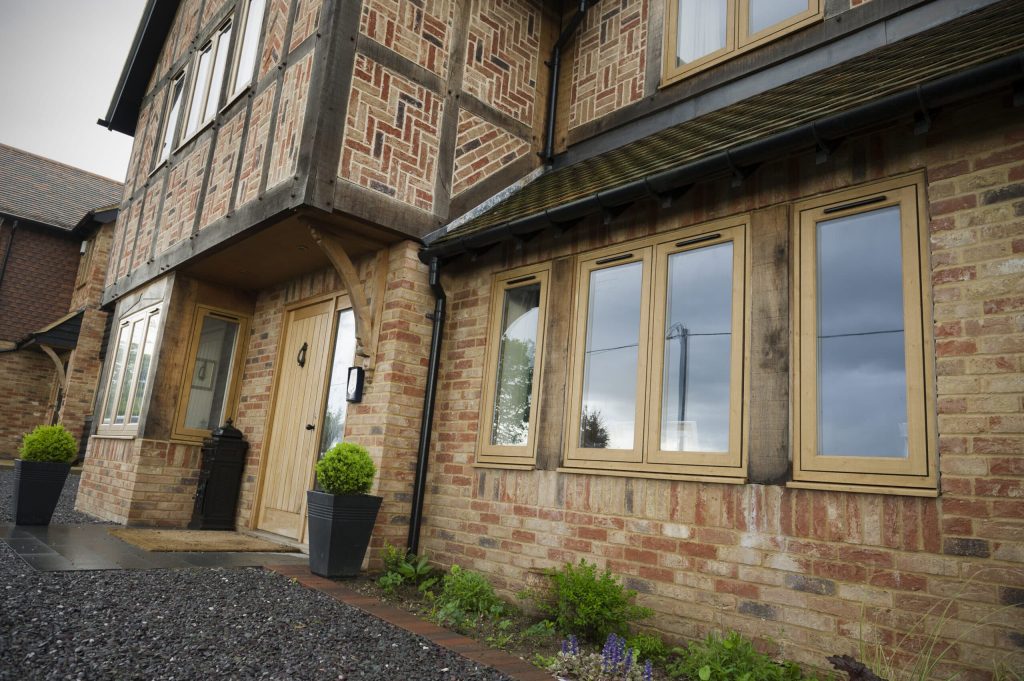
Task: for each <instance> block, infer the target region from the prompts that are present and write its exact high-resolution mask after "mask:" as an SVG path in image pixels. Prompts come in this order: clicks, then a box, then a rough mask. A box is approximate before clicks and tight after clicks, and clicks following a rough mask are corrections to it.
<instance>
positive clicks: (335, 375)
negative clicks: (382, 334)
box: [320, 310, 356, 455]
mask: <svg viewBox="0 0 1024 681" xmlns="http://www.w3.org/2000/svg"><path fill="white" fill-rule="evenodd" d="M355 356H356V318H355V315H354V314H353V313H352V310H342V311H341V312H339V313H338V338H337V340H335V341H334V359H333V360H332V362H331V382H330V385H329V386H328V388H327V407H326V409H324V419H323V427H322V428H321V430H320V433H321V434H320V454H321V455H323V454H324V452H326V451H327V450H328V449H330V448H331V447H333V446H334V445H336V444H338V443H339V442H341V441H342V438H343V437H344V436H345V417H346V415H347V414H348V401H347V400H346V399H345V396H346V392H347V391H346V388H347V387H348V386H347V384H348V370H349V368H350V367H351V366H352V360H354V359H355Z"/></svg>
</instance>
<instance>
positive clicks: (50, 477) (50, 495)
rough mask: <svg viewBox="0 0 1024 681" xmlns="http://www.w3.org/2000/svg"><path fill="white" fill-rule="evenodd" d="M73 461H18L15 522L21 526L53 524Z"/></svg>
mask: <svg viewBox="0 0 1024 681" xmlns="http://www.w3.org/2000/svg"><path fill="white" fill-rule="evenodd" d="M70 470H71V464H69V463H50V462H44V461H23V460H21V459H16V460H15V462H14V522H15V523H16V524H18V525H49V524H50V518H52V517H53V511H54V509H55V508H57V501H58V500H59V499H60V492H61V490H62V489H64V481H65V480H67V479H68V472H69V471H70Z"/></svg>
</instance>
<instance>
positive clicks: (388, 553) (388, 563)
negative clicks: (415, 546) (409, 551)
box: [381, 542, 406, 572]
mask: <svg viewBox="0 0 1024 681" xmlns="http://www.w3.org/2000/svg"><path fill="white" fill-rule="evenodd" d="M405 553H406V552H405V549H400V548H398V547H397V546H395V545H394V544H391V543H389V542H384V552H383V554H382V555H381V560H382V561H383V562H384V572H398V566H399V565H401V564H402V563H403V562H405Z"/></svg>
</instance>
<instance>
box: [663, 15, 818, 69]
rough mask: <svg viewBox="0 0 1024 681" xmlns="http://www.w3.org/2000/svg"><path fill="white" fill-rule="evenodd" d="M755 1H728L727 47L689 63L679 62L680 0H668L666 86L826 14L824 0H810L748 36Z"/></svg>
mask: <svg viewBox="0 0 1024 681" xmlns="http://www.w3.org/2000/svg"><path fill="white" fill-rule="evenodd" d="M751 1H752V0H725V2H726V3H727V8H726V33H725V37H726V39H725V46H724V47H722V48H721V49H719V50H716V51H714V52H711V53H709V54H706V55H704V56H702V57H700V58H698V59H696V60H694V61H692V62H690V63H688V64H682V65H680V64H677V63H676V53H677V52H676V51H677V49H678V41H679V19H680V18H679V0H665V29H664V33H663V40H662V72H661V73H662V78H661V85H662V87H664V86H666V85H671V84H672V83H676V82H678V81H680V80H682V79H684V78H687V77H689V76H691V75H693V74H694V73H697V72H698V71H702V70H704V69H706V68H709V67H712V66H715V65H717V64H720V63H722V62H724V61H727V60H729V59H732V58H733V57H736V56H738V55H740V54H743V53H744V52H748V51H750V50H753V49H755V48H757V47H760V46H761V45H764V44H765V43H768V42H771V41H773V40H776V39H777V38H781V37H782V36H784V35H787V34H789V33H792V32H794V31H797V30H799V29H801V28H803V27H805V26H808V25H810V24H813V23H815V22H818V21H820V20H821V19H822V17H823V16H824V0H807V9H806V10H804V11H802V12H800V13H798V14H795V15H793V16H791V17H788V18H786V19H784V20H782V21H779V22H777V23H775V24H772V25H771V26H767V27H765V28H763V29H762V30H760V31H758V32H757V33H754V34H752V35H748V34H747V33H748V31H749V27H750V9H749V8H750V2H751Z"/></svg>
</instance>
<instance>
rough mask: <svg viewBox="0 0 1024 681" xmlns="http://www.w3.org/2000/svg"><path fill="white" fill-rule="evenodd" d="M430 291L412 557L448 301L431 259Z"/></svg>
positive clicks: (420, 515)
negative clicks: (431, 305) (431, 307)
mask: <svg viewBox="0 0 1024 681" xmlns="http://www.w3.org/2000/svg"><path fill="white" fill-rule="evenodd" d="M429 265H430V289H431V290H432V291H433V292H434V316H433V321H434V328H433V333H432V334H431V337H430V359H429V361H428V364H427V387H426V392H425V394H424V395H423V421H422V422H421V423H420V444H419V451H418V452H417V455H416V480H415V482H414V483H413V488H412V514H411V516H410V517H409V540H408V542H406V546H407V547H408V549H409V553H418V552H419V546H420V526H421V525H422V524H423V497H424V496H425V493H426V487H427V460H428V458H429V456H430V431H431V429H432V428H433V425H434V400H435V398H436V396H437V372H438V367H439V365H440V364H441V337H442V336H443V335H444V315H445V307H446V306H447V302H448V298H447V297H446V296H445V294H444V287H443V286H441V261H440V260H439V259H438V258H431V259H430V263H429Z"/></svg>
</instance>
